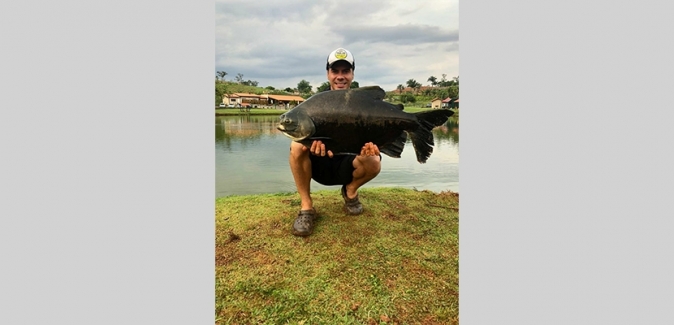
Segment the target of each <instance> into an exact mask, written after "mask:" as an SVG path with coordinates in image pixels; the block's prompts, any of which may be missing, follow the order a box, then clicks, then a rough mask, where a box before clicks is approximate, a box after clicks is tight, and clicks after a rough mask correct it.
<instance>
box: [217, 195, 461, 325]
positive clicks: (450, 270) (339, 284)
mask: <svg viewBox="0 0 674 325" xmlns="http://www.w3.org/2000/svg"><path fill="white" fill-rule="evenodd" d="M359 195H360V199H361V202H362V203H363V205H364V207H365V212H364V213H363V214H362V215H359V216H349V215H347V214H346V213H345V212H344V211H343V210H342V208H343V200H342V198H341V196H340V194H339V189H338V188H336V189H335V190H324V191H319V192H315V193H312V197H313V198H314V207H315V208H316V210H317V212H318V221H317V225H316V227H315V229H314V233H313V234H312V235H311V236H309V237H305V238H302V237H295V236H293V235H292V234H291V232H290V230H291V227H292V222H293V220H294V219H295V216H296V215H297V212H298V211H299V208H300V206H299V203H300V201H299V196H298V195H297V194H296V193H283V194H273V195H272V194H269V195H250V196H229V197H224V198H219V199H217V200H216V216H215V222H216V243H215V255H216V256H215V264H216V269H215V277H216V281H215V282H216V288H215V300H216V301H215V305H216V310H215V317H216V324H384V323H386V324H394V323H398V324H458V291H459V289H458V252H459V247H458V243H459V241H458V221H459V220H458V213H459V212H458V200H459V198H458V194H457V193H452V192H443V193H439V194H438V193H434V192H430V191H415V190H407V189H400V188H367V189H361V190H360V191H359Z"/></svg>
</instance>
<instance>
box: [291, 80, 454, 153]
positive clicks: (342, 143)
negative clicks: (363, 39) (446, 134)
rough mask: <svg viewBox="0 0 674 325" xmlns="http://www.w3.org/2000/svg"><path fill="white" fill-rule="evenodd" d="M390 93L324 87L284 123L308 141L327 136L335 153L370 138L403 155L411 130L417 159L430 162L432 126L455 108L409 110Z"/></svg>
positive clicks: (325, 139)
mask: <svg viewBox="0 0 674 325" xmlns="http://www.w3.org/2000/svg"><path fill="white" fill-rule="evenodd" d="M385 95H386V93H385V92H384V90H383V89H381V88H380V87H379V86H370V87H363V88H356V89H348V90H332V91H324V92H321V93H318V94H316V95H314V96H311V97H310V98H309V99H307V100H306V101H305V102H303V103H301V104H299V105H297V107H295V108H293V109H291V110H290V111H288V112H287V113H285V114H283V115H281V117H280V124H279V126H278V129H279V130H280V131H281V132H283V133H284V134H285V135H286V136H288V137H289V138H291V139H293V141H297V142H299V143H302V144H304V145H305V146H311V143H312V142H313V141H314V140H321V141H322V142H323V143H324V144H325V149H326V150H331V151H332V153H333V154H335V155H358V154H360V151H361V148H362V147H363V145H364V144H365V143H367V142H372V143H374V144H376V145H377V147H379V151H381V152H382V153H384V154H386V155H388V156H391V157H394V158H400V154H401V153H402V152H403V148H404V147H405V142H406V141H407V135H408V134H409V136H410V138H411V139H412V145H413V146H414V150H415V152H416V154H417V161H419V162H420V163H425V162H426V159H428V157H430V156H431V153H432V152H433V147H432V146H433V133H432V132H431V130H433V128H434V127H436V126H440V125H442V124H444V123H445V122H447V119H448V118H449V117H450V116H452V114H454V112H453V111H451V110H448V109H435V110H428V111H423V112H418V113H407V112H404V111H403V105H402V104H398V105H393V104H391V103H387V102H385V101H383V99H384V96H385Z"/></svg>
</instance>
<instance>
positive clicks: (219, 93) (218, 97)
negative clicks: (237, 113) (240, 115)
mask: <svg viewBox="0 0 674 325" xmlns="http://www.w3.org/2000/svg"><path fill="white" fill-rule="evenodd" d="M229 93H230V91H229V89H227V84H225V83H222V82H216V83H215V106H218V105H220V104H221V103H222V97H223V96H224V95H226V94H229Z"/></svg>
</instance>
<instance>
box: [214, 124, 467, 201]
mask: <svg viewBox="0 0 674 325" xmlns="http://www.w3.org/2000/svg"><path fill="white" fill-rule="evenodd" d="M277 124H278V116H259V115H247V116H246V115H242V116H217V117H216V119H215V149H216V197H221V196H227V195H232V194H257V193H275V192H294V191H295V190H296V188H295V184H294V182H293V178H292V174H291V173H290V169H289V167H288V150H289V145H290V139H288V138H287V137H286V136H284V135H283V134H282V133H281V132H280V131H278V130H277V129H276V126H277ZM458 130H459V121H458V119H457V118H450V120H449V121H447V123H445V124H444V125H442V126H440V127H437V128H435V129H434V130H433V135H434V137H435V146H434V150H433V154H432V155H431V157H430V158H429V159H428V161H427V162H426V164H419V163H418V162H417V161H416V155H415V154H414V148H413V147H412V144H411V143H410V141H409V140H408V144H406V145H405V149H404V150H403V154H402V155H401V158H391V157H388V156H386V155H383V158H382V171H381V173H380V174H379V176H377V178H375V179H374V180H372V181H371V182H370V183H368V184H366V185H365V187H378V186H401V187H406V188H416V189H419V190H423V189H428V190H432V191H436V192H439V191H444V190H452V191H456V192H458V156H459V155H458V143H459V132H458ZM311 188H312V191H315V190H321V189H335V188H336V187H326V186H322V185H320V184H318V183H316V182H314V181H312V184H311Z"/></svg>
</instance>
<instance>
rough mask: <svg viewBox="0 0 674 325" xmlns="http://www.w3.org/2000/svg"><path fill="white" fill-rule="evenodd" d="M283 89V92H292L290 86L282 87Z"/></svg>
mask: <svg viewBox="0 0 674 325" xmlns="http://www.w3.org/2000/svg"><path fill="white" fill-rule="evenodd" d="M283 91H285V92H287V93H292V92H293V89H292V88H290V87H286V89H283Z"/></svg>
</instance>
